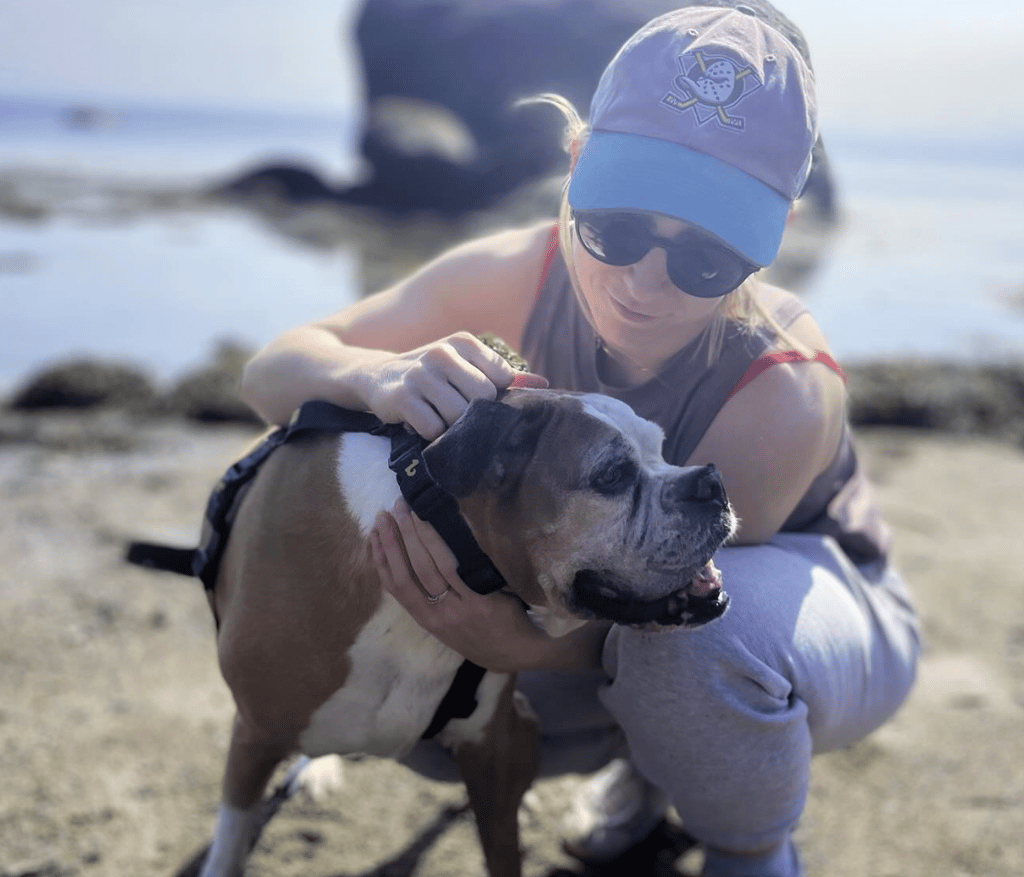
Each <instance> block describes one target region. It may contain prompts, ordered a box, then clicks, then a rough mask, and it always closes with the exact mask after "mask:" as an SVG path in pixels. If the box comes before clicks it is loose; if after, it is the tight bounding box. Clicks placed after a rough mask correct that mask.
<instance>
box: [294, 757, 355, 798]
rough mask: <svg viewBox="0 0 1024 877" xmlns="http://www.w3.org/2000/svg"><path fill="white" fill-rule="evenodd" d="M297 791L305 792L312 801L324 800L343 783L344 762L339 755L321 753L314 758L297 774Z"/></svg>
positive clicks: (339, 788) (337, 790)
mask: <svg viewBox="0 0 1024 877" xmlns="http://www.w3.org/2000/svg"><path fill="white" fill-rule="evenodd" d="M297 782H298V791H300V792H305V794H307V795H309V797H310V798H312V799H313V800H314V801H317V802H319V801H324V800H326V799H327V798H329V797H330V796H331V795H333V794H335V793H336V792H339V791H341V787H342V786H343V785H344V784H345V775H344V762H343V761H342V758H341V756H340V755H322V756H321V757H320V758H314V759H313V760H312V761H310V763H309V764H307V765H306V767H305V768H304V769H303V771H302V773H300V774H299V778H298V781H297Z"/></svg>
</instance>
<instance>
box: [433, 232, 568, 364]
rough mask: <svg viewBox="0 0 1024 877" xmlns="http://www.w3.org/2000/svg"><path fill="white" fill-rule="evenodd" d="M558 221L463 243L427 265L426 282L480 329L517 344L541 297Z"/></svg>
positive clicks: (470, 327) (471, 327)
mask: <svg viewBox="0 0 1024 877" xmlns="http://www.w3.org/2000/svg"><path fill="white" fill-rule="evenodd" d="M553 227H554V225H553V222H552V221H550V220H549V221H547V222H538V223H535V224H533V225H530V226H526V227H520V228H509V229H504V230H501V231H495V232H491V233H489V234H486V235H483V236H481V237H478V238H474V239H472V240H469V241H466V242H465V243H462V244H459V245H458V246H456V247H454V248H453V249H451V250H449V251H448V252H447V253H445V254H443V255H442V256H440V257H438V259H437V260H435V261H434V262H433V263H431V264H430V265H428V266H426V267H425V268H424V269H423V272H422V275H421V278H420V282H421V283H423V285H425V286H427V287H429V289H430V290H431V293H432V294H433V295H435V296H438V297H439V298H440V300H441V303H442V304H444V305H445V306H446V307H450V308H457V309H458V311H459V313H461V314H462V316H463V320H464V322H465V323H466V325H465V327H464V328H466V329H468V330H470V331H474V332H493V333H495V334H498V335H500V336H501V337H503V338H506V339H507V340H508V341H509V343H513V344H517V343H518V342H519V340H520V338H521V336H522V330H523V327H524V326H525V325H526V321H527V319H528V317H529V314H530V310H531V309H532V307H533V304H534V301H535V300H536V294H537V290H538V288H539V285H540V282H541V275H542V272H543V270H544V266H545V262H546V257H547V255H548V252H549V247H550V243H551V240H552V229H553Z"/></svg>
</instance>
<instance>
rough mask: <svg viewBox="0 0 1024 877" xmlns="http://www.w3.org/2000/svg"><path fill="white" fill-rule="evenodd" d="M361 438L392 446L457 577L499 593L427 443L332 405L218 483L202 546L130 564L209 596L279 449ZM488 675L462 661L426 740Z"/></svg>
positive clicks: (150, 552) (305, 417)
mask: <svg viewBox="0 0 1024 877" xmlns="http://www.w3.org/2000/svg"><path fill="white" fill-rule="evenodd" d="M317 432H324V433H343V432H361V433H369V434H370V435H379V436H383V437H385V438H388V439H389V440H390V441H391V454H390V457H389V458H388V467H389V468H390V469H391V471H392V472H394V473H395V478H396V479H397V481H398V486H399V488H400V489H401V491H402V496H404V497H405V500H406V502H408V503H409V506H410V507H411V508H412V510H413V511H414V512H415V513H416V514H417V516H419V518H420V519H421V520H424V521H427V522H428V523H430V524H431V525H432V526H433V527H434V529H436V530H437V531H438V533H439V534H440V535H441V537H442V538H443V539H444V541H445V542H446V543H447V544H448V546H449V547H450V548H451V550H452V552H453V553H454V554H455V557H456V559H457V561H458V574H459V577H460V578H461V579H462V580H463V581H464V582H465V583H466V584H467V585H468V586H469V587H470V588H472V589H473V590H474V591H476V592H477V593H478V594H491V593H493V592H494V591H497V590H499V589H501V588H503V587H505V580H504V579H503V578H502V576H501V573H499V572H498V570H497V569H496V568H495V566H494V564H493V563H492V562H491V559H490V558H489V557H488V556H487V555H486V554H484V552H483V550H482V549H481V548H480V545H479V544H478V543H477V541H476V539H475V538H474V537H473V534H472V532H470V529H469V526H468V525H467V524H466V522H465V520H464V519H463V517H462V515H461V514H460V513H459V508H458V504H457V503H456V502H455V499H454V497H452V496H451V494H449V493H446V492H445V491H444V490H442V489H441V488H440V487H438V486H437V484H436V483H435V482H434V479H433V478H432V477H431V476H430V473H429V472H428V471H427V467H426V465H425V463H424V461H423V448H424V447H426V445H427V440H426V439H424V438H422V437H421V436H419V435H417V434H416V433H414V432H412V431H411V430H409V429H407V428H406V427H405V426H403V425H402V424H396V423H384V422H383V421H382V420H380V419H379V418H378V417H376V416H375V415H373V414H370V413H369V412H366V411H352V410H350V409H347V408H340V407H339V406H337V405H333V404H331V403H330V402H323V401H319V400H314V401H311V402H306V403H305V404H304V405H303V406H302V407H301V408H299V409H298V410H297V411H296V412H295V413H294V414H293V415H292V419H291V421H290V422H289V423H288V425H287V426H281V427H278V428H277V429H275V430H274V431H273V432H271V433H270V434H269V435H267V437H266V438H264V439H263V441H261V442H260V443H259V444H258V445H257V446H256V447H255V448H254V449H253V450H252V451H250V452H249V453H248V454H246V456H244V457H243V458H242V459H240V460H239V461H238V462H236V463H234V464H233V465H232V466H231V467H230V468H229V469H228V470H227V472H225V473H224V475H223V476H222V477H221V479H220V481H219V482H218V483H217V486H216V487H215V488H214V489H213V493H212V494H210V499H209V501H208V502H207V505H206V522H207V525H208V526H207V528H206V529H207V538H206V541H205V543H204V544H203V545H201V546H200V547H198V548H172V547H170V546H166V545H156V544H153V543H149V542H133V543H131V545H130V546H129V548H128V555H127V559H128V561H129V562H131V563H137V564H139V565H140V566H147V567H152V568H155V569H161V570H166V571H168V572H176V573H179V574H181V575H187V576H195V577H196V578H198V579H200V581H202V583H203V587H204V588H205V589H206V590H207V591H210V592H212V591H213V589H214V586H215V585H216V582H217V573H218V572H219V570H220V563H221V558H222V557H223V555H224V549H225V547H226V546H227V542H228V537H229V536H230V534H231V524H232V522H233V520H234V517H235V511H236V506H237V504H238V500H239V495H240V493H241V491H242V490H243V488H244V487H245V486H246V485H248V484H249V483H250V482H251V481H252V480H253V479H254V478H255V477H256V473H257V472H258V471H259V468H260V466H261V465H262V464H263V462H264V461H265V460H266V459H267V457H269V456H270V455H271V454H272V453H273V452H274V451H275V450H276V449H277V448H279V447H280V446H281V445H283V444H285V443H286V442H290V441H292V440H293V439H295V438H296V437H298V436H300V435H308V434H310V433H317ZM485 672H486V671H485V670H484V668H483V667H480V666H478V665H476V664H474V663H472V662H471V661H463V663H462V666H460V667H459V669H458V672H457V673H456V674H455V679H454V680H453V681H452V685H451V687H450V688H449V689H448V692H447V694H445V696H444V698H443V699H442V701H441V703H440V705H439V706H438V708H437V712H436V713H435V714H434V717H433V719H432V720H431V722H430V725H429V726H428V727H427V729H426V731H424V732H423V737H424V738H429V737H433V736H435V735H436V734H437V733H438V732H439V731H440V730H441V729H442V728H443V727H444V726H445V725H446V724H447V723H448V721H449V720H450V719H464V718H467V717H469V716H470V715H471V714H472V713H473V710H474V709H476V705H477V700H476V689H477V686H478V685H479V684H480V680H481V679H482V678H483V675H484V673H485Z"/></svg>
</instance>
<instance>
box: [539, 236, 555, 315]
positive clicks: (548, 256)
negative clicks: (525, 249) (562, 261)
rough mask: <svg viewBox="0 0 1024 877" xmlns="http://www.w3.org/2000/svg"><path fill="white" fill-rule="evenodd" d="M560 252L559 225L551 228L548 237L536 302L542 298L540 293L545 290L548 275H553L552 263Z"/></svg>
mask: <svg viewBox="0 0 1024 877" xmlns="http://www.w3.org/2000/svg"><path fill="white" fill-rule="evenodd" d="M557 251H558V225H557V224H556V225H553V226H551V234H550V235H549V237H548V247H547V249H546V250H545V251H544V264H543V266H541V269H540V280H539V281H538V282H537V292H536V294H535V295H534V301H536V300H537V298H539V297H540V291H541V290H542V289H543V288H544V284H545V283H547V279H548V274H550V273H551V263H552V262H553V261H554V259H555V253H556V252H557Z"/></svg>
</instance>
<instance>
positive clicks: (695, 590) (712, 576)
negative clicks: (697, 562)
mask: <svg viewBox="0 0 1024 877" xmlns="http://www.w3.org/2000/svg"><path fill="white" fill-rule="evenodd" d="M721 589H722V573H721V572H719V570H718V567H717V566H715V564H714V561H711V560H709V561H708V562H707V565H706V566H705V567H704V569H702V570H701V571H700V572H699V573H697V575H696V576H694V579H693V581H692V582H690V590H691V593H692V594H693V595H694V596H695V597H710V596H712V595H714V594H715V593H717V592H718V591H720V590H721Z"/></svg>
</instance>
